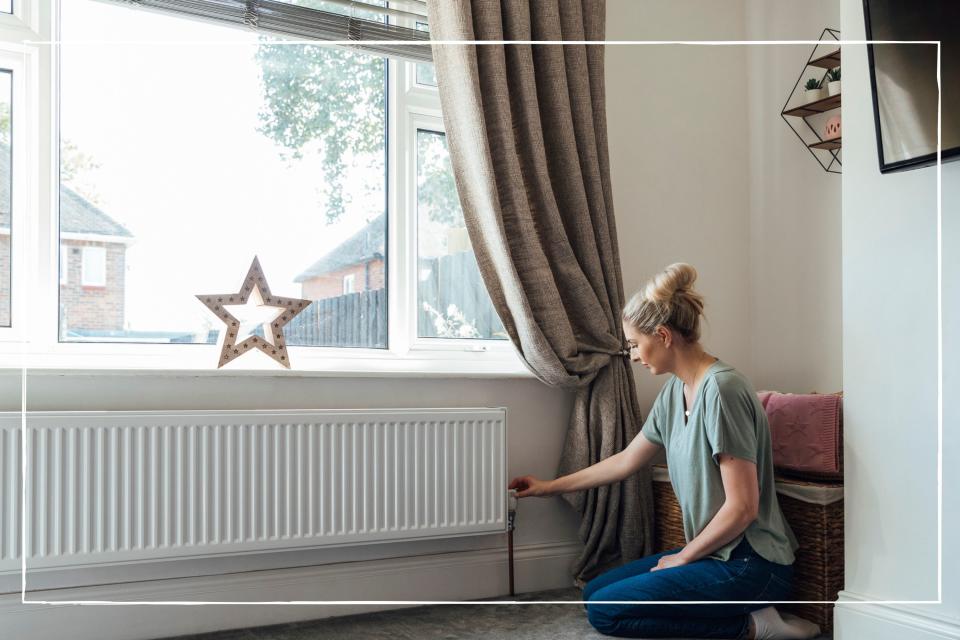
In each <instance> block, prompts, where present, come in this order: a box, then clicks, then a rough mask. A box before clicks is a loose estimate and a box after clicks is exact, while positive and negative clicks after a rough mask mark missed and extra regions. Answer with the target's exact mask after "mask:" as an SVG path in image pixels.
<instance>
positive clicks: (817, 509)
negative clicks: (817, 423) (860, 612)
mask: <svg viewBox="0 0 960 640" xmlns="http://www.w3.org/2000/svg"><path fill="white" fill-rule="evenodd" d="M653 471H654V473H653V497H654V533H655V536H656V538H655V540H654V546H655V552H656V553H660V552H662V551H667V550H669V549H674V548H676V547H682V546H683V545H685V544H686V539H685V537H684V535H683V520H682V518H681V514H680V505H679V504H678V503H677V497H676V496H675V495H674V493H673V487H672V485H671V484H670V479H669V476H668V474H667V467H666V465H661V464H658V465H654V466H653ZM776 484H777V499H778V501H779V502H780V509H781V510H782V511H783V515H784V516H785V517H786V519H787V522H788V523H789V524H790V528H791V529H793V532H794V533H795V534H796V536H797V540H798V541H799V542H800V548H799V549H798V550H797V552H796V561H795V562H794V564H793V569H794V585H795V588H794V593H793V597H792V598H791V599H792V600H821V601H822V600H829V601H835V600H836V599H837V595H838V594H839V592H840V590H841V589H842V588H843V498H842V495H843V485H842V484H839V483H836V482H830V483H827V482H823V483H820V482H806V481H803V480H794V479H792V478H787V477H783V476H780V475H778V476H777V477H776ZM809 494H814V495H817V498H816V499H811V498H809V497H808V495H809ZM838 494H839V496H840V497H839V498H838V497H837V496H838ZM833 607H834V605H833V604H784V605H778V608H780V609H782V610H784V611H789V612H791V613H793V614H794V615H798V616H800V617H802V618H806V619H807V620H811V621H812V622H815V623H816V624H818V625H820V629H821V630H822V631H824V632H827V631H830V630H832V629H833Z"/></svg>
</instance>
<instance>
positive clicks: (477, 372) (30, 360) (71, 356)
mask: <svg viewBox="0 0 960 640" xmlns="http://www.w3.org/2000/svg"><path fill="white" fill-rule="evenodd" d="M91 346H92V345H90V344H77V343H61V344H58V345H57V346H56V348H55V349H53V350H52V351H50V352H40V351H33V352H31V351H30V350H29V346H28V345H22V347H23V348H18V345H17V344H11V343H8V344H6V345H0V352H2V356H3V357H2V360H3V361H4V362H7V363H10V365H11V366H12V367H14V368H17V369H23V370H26V371H27V373H28V375H31V376H34V375H62V376H70V375H91V374H93V375H117V376H135V375H145V376H174V377H248V376H259V377H294V378H296V377H371V378H393V377H397V378H436V377H456V378H533V379H536V376H535V375H534V374H533V372H532V371H530V370H529V369H528V368H527V366H526V365H525V364H524V363H523V362H522V360H521V359H520V357H519V355H518V354H516V352H515V351H513V350H512V346H511V350H506V349H504V350H501V351H495V352H479V353H477V352H470V351H459V350H444V351H427V350H423V351H421V350H416V351H410V352H408V353H407V354H406V355H398V354H395V353H393V352H390V351H386V350H379V349H333V348H330V349H325V348H320V347H290V348H289V352H290V361H291V363H292V364H293V368H291V369H284V368H282V367H281V366H280V365H278V364H276V363H275V362H274V361H273V360H272V359H270V358H268V357H267V356H266V355H264V354H262V353H260V352H258V351H252V352H250V353H249V354H244V357H243V358H241V359H238V360H237V361H235V362H233V363H229V364H227V365H226V366H224V367H222V368H219V369H218V368H216V363H217V361H218V359H219V354H220V351H219V347H216V346H213V345H189V344H186V345H169V344H164V345H149V344H138V345H135V346H134V345H112V344H111V345H104V344H98V345H96V347H97V351H96V352H94V351H92V350H91ZM318 351H321V352H322V353H317V352H318ZM244 360H246V362H244Z"/></svg>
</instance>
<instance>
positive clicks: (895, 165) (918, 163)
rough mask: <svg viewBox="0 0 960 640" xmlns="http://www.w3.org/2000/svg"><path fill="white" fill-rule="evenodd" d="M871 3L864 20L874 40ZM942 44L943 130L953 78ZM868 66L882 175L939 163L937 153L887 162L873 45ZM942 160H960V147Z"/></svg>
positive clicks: (869, 46) (866, 2) (948, 150)
mask: <svg viewBox="0 0 960 640" xmlns="http://www.w3.org/2000/svg"><path fill="white" fill-rule="evenodd" d="M870 2H871V0H863V20H864V27H865V33H866V39H867V40H873V39H874V37H873V28H872V20H871V16H870ZM883 39H885V40H898V39H902V40H910V39H912V38H883ZM942 46H943V45H942V43H941V68H940V89H941V96H940V100H941V128H942V119H943V114H944V113H945V110H944V109H943V95H942V92H943V87H944V86H945V85H946V83H947V81H948V80H946V78H948V77H953V76H952V74H951V75H950V76H948V75H947V74H946V73H945V70H944V67H943V60H942V53H943V50H942ZM867 65H868V70H869V75H870V97H871V100H872V101H873V122H874V128H875V133H876V140H877V161H878V164H879V167H880V173H895V172H899V171H908V170H911V169H920V168H922V167H929V166H932V165H935V164H936V163H937V153H936V151H934V152H933V153H929V154H925V155H922V156H917V157H914V158H907V159H905V160H898V161H895V162H887V161H886V160H885V159H884V156H883V130H882V127H881V125H880V103H879V101H878V100H877V73H876V65H875V59H874V53H873V44H872V43H868V44H867ZM952 73H953V74H956V73H960V70H956V71H953V72H952ZM940 159H941V163H947V162H951V161H955V160H960V145H957V146H954V147H949V148H944V149H941V150H940Z"/></svg>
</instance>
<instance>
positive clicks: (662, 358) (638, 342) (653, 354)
mask: <svg viewBox="0 0 960 640" xmlns="http://www.w3.org/2000/svg"><path fill="white" fill-rule="evenodd" d="M623 333H624V335H625V336H626V338H627V344H628V345H629V346H630V360H631V361H632V362H639V363H641V364H642V365H643V366H645V367H646V368H647V369H649V370H650V373H652V374H653V375H659V374H661V373H666V372H667V371H669V370H670V368H669V362H668V360H669V357H670V354H669V351H668V350H667V348H666V347H665V346H664V345H663V340H662V339H661V337H660V336H659V335H657V334H654V335H647V334H645V333H640V332H639V331H637V330H636V328H634V327H633V326H631V325H629V324H627V323H626V322H624V323H623Z"/></svg>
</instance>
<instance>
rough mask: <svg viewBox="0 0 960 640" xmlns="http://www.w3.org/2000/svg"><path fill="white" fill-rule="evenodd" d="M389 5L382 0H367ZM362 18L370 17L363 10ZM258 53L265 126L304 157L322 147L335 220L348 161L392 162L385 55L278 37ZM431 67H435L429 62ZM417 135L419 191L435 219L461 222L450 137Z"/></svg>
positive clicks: (321, 5)
mask: <svg viewBox="0 0 960 640" xmlns="http://www.w3.org/2000/svg"><path fill="white" fill-rule="evenodd" d="M367 2H369V3H371V4H383V2H382V0H367ZM296 4H299V5H303V6H307V7H310V8H314V9H322V10H324V11H329V12H334V13H339V12H343V11H344V9H343V7H340V6H338V5H334V4H330V3H327V2H323V0H299V1H297V2H296ZM354 16H355V17H358V18H367V19H372V18H373V16H372V15H371V14H369V13H368V14H364V13H363V11H362V9H357V10H356V11H354ZM260 41H261V44H260V46H259V47H258V48H257V52H256V54H255V59H256V60H257V62H258V63H259V65H260V69H261V76H262V86H263V96H264V104H263V107H262V109H261V110H260V113H259V118H260V127H259V130H260V132H261V133H263V134H264V135H266V136H267V137H268V138H270V139H271V140H273V141H274V142H276V143H277V144H279V145H280V146H282V147H283V148H285V149H287V150H288V151H289V157H292V158H295V159H298V160H299V159H301V158H303V157H304V156H305V155H307V154H318V155H319V156H320V159H321V167H322V173H323V177H324V186H323V189H324V193H325V195H326V198H327V212H326V216H327V223H328V224H330V223H332V222H335V221H336V220H337V219H339V217H340V216H341V215H343V213H344V208H345V205H346V204H347V203H348V202H350V200H351V198H350V194H349V193H346V192H345V180H344V178H345V173H346V168H347V166H348V161H349V160H351V159H353V160H360V161H362V162H366V166H367V168H368V169H369V170H370V171H372V172H376V173H379V174H380V175H382V174H383V172H384V167H385V162H386V153H385V151H386V144H385V135H386V73H387V65H386V59H385V58H382V57H379V56H376V55H372V54H369V53H364V52H359V51H352V50H347V49H342V48H335V47H332V46H321V45H312V44H307V45H302V44H278V43H277V41H275V40H272V39H268V38H266V37H261V39H260ZM431 68H432V67H431ZM433 138H434V136H418V158H420V161H421V166H420V167H419V169H418V173H419V177H420V180H419V185H418V189H419V197H420V202H421V204H422V205H423V206H424V207H426V209H427V211H428V212H429V217H430V219H431V220H432V221H434V222H438V223H443V224H455V225H457V226H459V225H462V214H461V213H460V208H459V207H460V203H459V199H458V197H457V190H456V186H455V184H454V181H453V173H452V170H451V168H450V159H449V156H448V155H447V150H446V143H445V142H443V143H442V144H439V145H438V144H437V143H436V142H435V141H434V140H433Z"/></svg>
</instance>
